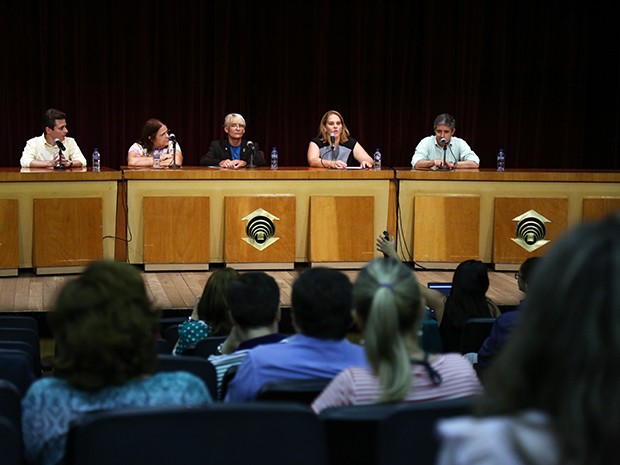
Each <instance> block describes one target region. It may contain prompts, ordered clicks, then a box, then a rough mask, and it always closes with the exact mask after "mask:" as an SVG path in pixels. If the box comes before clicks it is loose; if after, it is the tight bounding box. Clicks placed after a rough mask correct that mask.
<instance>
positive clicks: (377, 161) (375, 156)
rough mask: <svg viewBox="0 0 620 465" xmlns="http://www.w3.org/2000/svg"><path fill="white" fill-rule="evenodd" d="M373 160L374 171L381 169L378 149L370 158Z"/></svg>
mask: <svg viewBox="0 0 620 465" xmlns="http://www.w3.org/2000/svg"><path fill="white" fill-rule="evenodd" d="M372 158H373V159H374V160H375V166H374V168H375V169H376V170H380V169H381V151H380V150H379V149H376V150H375V154H374V155H373V157H372Z"/></svg>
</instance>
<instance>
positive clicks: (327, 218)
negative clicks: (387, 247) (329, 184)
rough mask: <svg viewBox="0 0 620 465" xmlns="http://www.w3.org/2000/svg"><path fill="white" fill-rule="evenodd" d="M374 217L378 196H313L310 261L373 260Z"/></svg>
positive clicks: (310, 226)
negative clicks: (375, 197) (375, 198)
mask: <svg viewBox="0 0 620 465" xmlns="http://www.w3.org/2000/svg"><path fill="white" fill-rule="evenodd" d="M374 221H375V200H374V197H367V196H350V197H348V196H347V197H345V196H342V197H334V196H311V197H310V224H309V229H310V239H309V243H310V252H309V254H308V255H309V258H310V261H311V262H312V263H315V264H316V263H325V262H368V261H370V260H372V259H373V258H374V241H375V231H374Z"/></svg>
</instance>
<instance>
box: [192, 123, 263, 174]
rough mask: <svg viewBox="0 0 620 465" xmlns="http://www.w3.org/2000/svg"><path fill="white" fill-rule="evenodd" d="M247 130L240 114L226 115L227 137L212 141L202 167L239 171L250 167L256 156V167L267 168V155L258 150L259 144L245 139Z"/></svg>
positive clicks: (203, 158)
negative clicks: (217, 167) (252, 159)
mask: <svg viewBox="0 0 620 465" xmlns="http://www.w3.org/2000/svg"><path fill="white" fill-rule="evenodd" d="M245 128H246V125H245V119H244V118H243V116H241V115H240V114H239V113H230V114H228V115H226V117H225V118H224V132H225V133H226V136H225V137H224V138H223V139H218V140H214V141H211V145H210V146H209V151H208V152H207V154H206V155H203V156H202V158H201V159H200V165H202V166H219V167H221V168H229V169H238V168H244V167H246V166H248V164H250V161H251V158H252V156H254V164H255V165H256V166H266V165H267V160H266V159H265V154H264V153H263V152H262V151H260V150H259V149H258V144H256V143H252V142H251V141H247V140H245V139H244V138H243V135H244V134H245ZM250 166H251V165H250Z"/></svg>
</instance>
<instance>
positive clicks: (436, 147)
mask: <svg viewBox="0 0 620 465" xmlns="http://www.w3.org/2000/svg"><path fill="white" fill-rule="evenodd" d="M433 130H434V132H435V134H434V135H432V136H428V137H425V138H424V139H422V140H421V141H420V143H419V144H418V146H417V147H416V149H415V153H414V154H413V158H412V159H411V166H412V167H413V168H414V169H420V168H430V169H440V168H442V167H443V169H456V168H478V167H479V166H480V158H478V155H476V154H475V153H474V151H473V150H472V149H471V148H470V147H469V145H468V144H467V142H465V141H464V140H463V139H459V138H458V137H454V132H455V130H456V120H455V119H454V117H452V116H451V115H449V114H447V113H442V114H441V115H438V116H437V117H436V118H435V122H434V123H433ZM444 157H445V163H444ZM446 167H447V168H446Z"/></svg>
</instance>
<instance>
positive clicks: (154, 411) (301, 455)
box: [65, 402, 328, 465]
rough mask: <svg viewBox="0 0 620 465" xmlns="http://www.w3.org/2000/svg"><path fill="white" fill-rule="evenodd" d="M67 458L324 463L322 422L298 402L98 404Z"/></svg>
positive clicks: (81, 424)
mask: <svg viewBox="0 0 620 465" xmlns="http://www.w3.org/2000/svg"><path fill="white" fill-rule="evenodd" d="M65 463H66V464H67V465H87V464H88V465H104V464H105V465H109V464H115V465H136V464H140V463H145V464H149V465H169V464H171V463H179V464H183V465H204V464H207V463H213V464H226V465H248V464H253V465H290V464H295V465H327V463H328V462H327V451H326V444H325V435H324V431H323V426H322V424H321V422H320V421H319V419H318V418H317V416H316V415H314V414H313V413H312V412H311V411H310V410H309V409H308V408H306V407H304V406H301V405H297V404H285V403H268V402H251V403H239V404H234V403H233V404H222V403H218V404H212V405H209V406H206V407H200V408H178V407H170V408H142V409H123V410H117V411H108V412H97V413H92V414H88V415H85V416H84V417H82V418H81V419H79V420H78V421H77V422H75V423H74V424H73V425H72V427H71V429H70V431H69V436H68V441H67V454H66V460H65Z"/></svg>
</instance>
